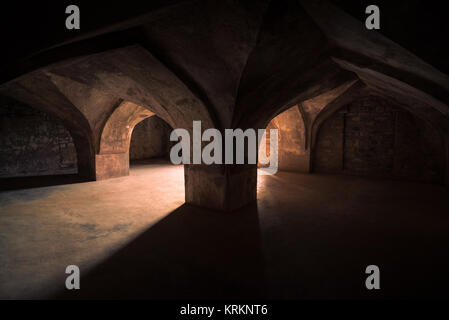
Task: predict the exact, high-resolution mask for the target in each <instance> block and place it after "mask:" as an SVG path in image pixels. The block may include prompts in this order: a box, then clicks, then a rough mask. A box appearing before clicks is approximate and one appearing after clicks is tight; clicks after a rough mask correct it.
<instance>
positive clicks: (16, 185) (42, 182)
mask: <svg viewBox="0 0 449 320" xmlns="http://www.w3.org/2000/svg"><path fill="white" fill-rule="evenodd" d="M87 181H90V180H88V179H86V178H84V177H81V176H79V175H78V174H61V175H51V176H33V177H14V178H2V179H0V191H6V190H19V189H30V188H41V187H50V186H58V185H63V184H72V183H81V182H87Z"/></svg>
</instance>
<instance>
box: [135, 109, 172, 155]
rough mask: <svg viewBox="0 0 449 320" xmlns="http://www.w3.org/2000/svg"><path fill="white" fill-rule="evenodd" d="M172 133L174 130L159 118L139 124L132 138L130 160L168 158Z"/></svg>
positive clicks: (155, 117) (151, 118)
mask: <svg viewBox="0 0 449 320" xmlns="http://www.w3.org/2000/svg"><path fill="white" fill-rule="evenodd" d="M171 131H172V128H171V127H170V126H169V125H168V124H167V123H166V122H165V121H164V120H162V119H161V118H159V117H157V116H152V117H149V118H147V119H145V120H143V121H142V122H140V123H139V124H137V125H136V126H135V128H134V131H133V133H132V136H131V147H130V150H129V156H130V160H141V159H149V158H159V157H168V155H169V152H170V147H171V145H172V144H171V143H170V133H171Z"/></svg>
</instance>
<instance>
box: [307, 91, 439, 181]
mask: <svg viewBox="0 0 449 320" xmlns="http://www.w3.org/2000/svg"><path fill="white" fill-rule="evenodd" d="M443 154H444V152H443V143H442V140H441V137H440V136H439V135H438V134H437V132H436V131H435V130H434V129H433V128H432V127H431V126H430V125H429V124H428V123H427V122H425V121H423V120H421V119H418V118H416V117H414V116H413V115H412V114H411V113H409V112H408V111H406V110H405V109H402V108H397V107H393V106H391V105H389V103H388V102H386V101H385V100H382V99H379V98H375V97H370V98H367V99H363V100H361V101H357V102H355V103H352V104H351V105H349V106H346V107H344V108H342V109H340V110H339V111H338V112H336V113H335V114H334V115H333V116H331V117H330V118H329V119H328V120H327V121H326V122H324V123H323V125H322V127H321V128H320V132H319V133H318V140H317V144H316V147H315V152H314V171H316V172H334V173H347V174H354V175H365V176H379V177H394V178H402V179H407V180H418V181H426V182H434V183H441V182H442V179H443V176H444V157H443Z"/></svg>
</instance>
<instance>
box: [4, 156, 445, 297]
mask: <svg viewBox="0 0 449 320" xmlns="http://www.w3.org/2000/svg"><path fill="white" fill-rule="evenodd" d="M183 179H184V177H183V168H182V167H181V166H171V165H166V164H140V165H138V166H135V167H133V168H132V170H131V175H130V176H129V177H123V178H117V179H111V180H106V181H99V182H88V183H80V184H71V185H62V186H53V187H44V188H36V189H27V190H19V191H7V192H1V193H0V298H3V299H5V298H6V299H11V298H63V299H65V298H287V299H294V298H308V299H309V298H394V297H400V298H414V297H449V294H448V291H447V288H448V287H449V276H448V273H447V270H448V267H449V250H448V248H447V247H448V245H449V242H448V240H449V197H448V192H447V189H445V188H444V187H441V186H437V185H426V184H415V183H404V182H399V181H381V180H369V179H363V178H359V177H349V176H332V175H316V174H313V175H305V174H296V173H286V172H280V173H278V174H277V175H276V176H266V175H264V176H259V183H258V198H259V200H258V202H257V204H254V205H252V206H248V207H246V208H244V209H242V210H239V211H238V212H234V213H220V212H213V211H209V210H205V209H201V208H196V207H192V206H187V205H183V201H184V182H183ZM71 264H76V265H78V266H79V267H80V269H81V290H78V291H67V290H64V283H65V277H66V276H67V275H66V274H65V273H64V272H65V268H66V266H67V265H71ZM370 264H376V265H378V266H379V267H380V271H381V290H379V291H374V292H373V291H368V290H366V289H365V286H364V284H365V278H366V275H365V273H364V272H365V268H366V266H367V265H370Z"/></svg>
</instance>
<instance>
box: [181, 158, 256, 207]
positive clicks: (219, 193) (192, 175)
mask: <svg viewBox="0 0 449 320" xmlns="http://www.w3.org/2000/svg"><path fill="white" fill-rule="evenodd" d="M184 177H185V194H186V196H185V200H186V203H188V204H193V205H197V206H201V207H206V208H209V209H214V210H219V211H233V210H236V209H239V208H241V207H243V206H246V205H248V204H251V203H254V202H255V201H256V199H257V165H255V164H254V165H204V164H201V165H192V164H190V165H185V166H184Z"/></svg>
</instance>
